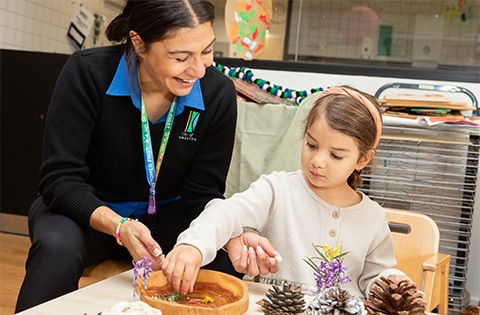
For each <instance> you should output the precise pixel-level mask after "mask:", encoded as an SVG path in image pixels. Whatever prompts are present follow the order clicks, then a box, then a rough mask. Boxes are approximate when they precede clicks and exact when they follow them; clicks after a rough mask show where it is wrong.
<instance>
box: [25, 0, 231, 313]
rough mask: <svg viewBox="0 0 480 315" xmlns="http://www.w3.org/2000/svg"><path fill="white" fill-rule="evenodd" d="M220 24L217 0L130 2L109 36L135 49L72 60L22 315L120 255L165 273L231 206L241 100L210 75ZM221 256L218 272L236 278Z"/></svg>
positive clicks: (57, 95) (54, 107)
mask: <svg viewBox="0 0 480 315" xmlns="http://www.w3.org/2000/svg"><path fill="white" fill-rule="evenodd" d="M213 21H214V7H213V5H212V4H211V3H210V2H208V1H206V0H188V1H187V0H145V1H134V0H128V1H127V2H126V5H125V7H124V9H123V12H122V13H121V14H120V15H119V16H117V17H116V18H115V19H114V20H113V21H112V22H111V23H110V24H109V26H108V28H107V31H106V33H107V38H108V39H109V40H111V41H117V42H122V41H124V42H125V43H124V44H122V45H119V46H111V47H102V48H94V49H89V50H84V51H79V52H76V53H74V54H72V56H71V57H70V58H69V60H68V62H67V64H66V65H65V67H64V69H63V71H62V73H61V74H60V76H59V78H58V81H57V85H56V87H55V91H54V94H53V97H52V100H51V104H50V106H49V110H48V114H47V124H46V128H45V140H44V153H43V162H42V166H41V180H40V184H39V192H40V195H39V197H38V198H37V199H36V200H35V201H34V203H33V204H32V207H31V209H30V212H29V228H30V237H31V240H32V246H31V248H30V251H29V256H28V259H27V263H26V276H25V279H24V282H23V285H22V288H21V290H20V293H19V297H18V301H17V308H16V312H19V311H22V310H24V309H27V308H29V307H32V306H34V305H37V304H39V303H42V302H45V301H47V300H49V299H52V298H55V297H57V296H60V295H63V294H65V293H68V292H70V291H73V290H75V289H77V287H78V280H79V278H80V277H81V275H82V272H83V269H84V268H85V267H87V266H89V265H91V264H94V263H98V262H101V261H103V260H105V259H107V258H110V257H128V258H129V259H132V257H133V259H134V260H138V259H140V258H142V257H147V258H150V259H151V260H152V262H153V268H154V269H159V268H160V267H161V262H162V259H164V257H165V256H164V253H168V251H170V250H171V249H172V247H173V246H174V244H175V242H176V239H177V236H178V235H179V233H180V232H182V231H183V230H184V229H186V228H187V227H188V226H189V224H190V222H191V221H192V220H193V219H194V218H196V217H197V216H198V215H199V213H200V212H201V211H202V210H203V209H204V207H205V205H206V203H207V202H208V201H209V200H211V199H213V198H222V197H223V193H224V189H225V179H226V174H227V170H228V166H229V163H230V158H231V153H232V148H233V140H234V133H235V123H236V97H235V89H234V86H233V84H232V82H231V81H230V80H229V79H228V78H226V77H225V76H224V75H223V74H221V73H220V72H218V71H216V70H215V69H214V68H213V67H210V65H211V64H212V62H213V44H214V42H215V36H214V33H213V26H212V23H213ZM116 243H118V244H120V245H123V246H119V245H117V244H116ZM219 256H220V257H219V259H217V260H216V261H215V262H213V263H212V264H211V265H210V266H209V268H212V269H216V270H221V271H225V272H229V273H232V274H234V273H235V271H234V269H233V267H232V266H231V263H230V262H229V260H228V257H227V256H226V255H225V253H219Z"/></svg>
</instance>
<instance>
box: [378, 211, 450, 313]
mask: <svg viewBox="0 0 480 315" xmlns="http://www.w3.org/2000/svg"><path fill="white" fill-rule="evenodd" d="M386 212H387V220H388V222H389V226H390V230H391V231H392V238H393V243H394V246H395V257H396V258H397V261H398V265H397V269H399V270H401V271H403V272H404V273H405V274H407V275H408V276H409V277H410V278H411V279H412V280H413V281H414V282H415V283H416V284H417V287H418V288H419V289H420V290H422V291H423V292H425V302H426V310H427V312H430V311H432V310H433V309H435V308H436V307H438V313H440V314H444V315H446V314H448V275H449V269H450V255H447V254H441V253H439V252H438V245H439V239H440V236H439V231H438V226H437V224H436V223H435V221H433V220H432V219H431V218H430V217H428V216H427V215H424V214H419V213H414V212H411V211H406V210H393V209H386Z"/></svg>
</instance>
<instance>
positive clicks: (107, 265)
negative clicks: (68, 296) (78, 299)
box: [78, 259, 133, 288]
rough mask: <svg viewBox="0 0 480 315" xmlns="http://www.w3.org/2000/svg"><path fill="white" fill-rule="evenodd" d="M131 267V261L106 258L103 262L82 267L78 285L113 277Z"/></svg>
mask: <svg viewBox="0 0 480 315" xmlns="http://www.w3.org/2000/svg"><path fill="white" fill-rule="evenodd" d="M132 268H133V265H132V262H131V261H126V260H120V259H107V260H105V261H104V262H101V263H99V264H97V265H93V266H90V267H88V268H86V269H84V270H83V274H82V277H81V278H80V281H79V282H78V287H79V288H83V287H86V286H88V285H90V284H94V283H96V282H98V281H102V280H105V279H107V278H110V277H113V276H115V275H118V274H119V273H122V272H124V271H127V270H129V269H132Z"/></svg>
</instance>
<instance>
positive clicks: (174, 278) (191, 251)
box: [162, 244, 202, 294]
mask: <svg viewBox="0 0 480 315" xmlns="http://www.w3.org/2000/svg"><path fill="white" fill-rule="evenodd" d="M201 264H202V254H201V253H200V251H199V250H198V249H197V248H196V247H195V246H191V245H187V244H180V245H178V246H175V248H174V249H173V250H172V251H170V252H169V253H168V255H167V257H166V258H165V260H164V261H163V264H162V271H163V274H164V275H165V277H166V278H167V281H168V283H169V284H170V286H171V287H172V288H173V290H174V291H178V292H181V293H182V294H186V293H190V292H192V291H193V287H194V285H195V281H197V276H198V271H199V270H200V266H201Z"/></svg>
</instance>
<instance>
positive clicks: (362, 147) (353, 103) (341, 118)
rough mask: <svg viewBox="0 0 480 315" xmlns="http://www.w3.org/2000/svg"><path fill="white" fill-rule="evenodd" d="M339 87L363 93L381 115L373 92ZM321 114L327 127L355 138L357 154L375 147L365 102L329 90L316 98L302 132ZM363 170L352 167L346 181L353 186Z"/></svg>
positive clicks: (372, 122)
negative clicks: (324, 94) (327, 93)
mask: <svg viewBox="0 0 480 315" xmlns="http://www.w3.org/2000/svg"><path fill="white" fill-rule="evenodd" d="M342 87H344V88H347V89H349V90H352V91H355V92H357V93H360V94H361V95H363V96H364V97H366V98H367V99H368V100H369V101H370V102H371V103H372V104H373V105H374V106H375V108H376V110H378V113H379V114H380V117H381V112H382V111H381V109H380V105H379V104H378V102H377V100H376V99H375V98H374V97H373V96H371V95H369V94H367V93H365V92H362V91H359V90H357V89H355V88H352V87H350V86H342ZM320 117H323V118H324V119H325V121H326V122H327V124H328V126H329V127H330V128H332V129H334V130H336V131H339V132H341V133H343V134H345V135H347V136H350V137H352V138H354V139H355V142H356V143H357V147H358V150H359V151H360V158H362V157H363V156H365V155H366V154H367V152H369V151H370V150H372V149H375V148H374V145H375V139H376V137H377V126H376V125H375V120H374V118H373V116H372V114H371V113H370V111H369V110H368V109H367V108H366V107H365V105H363V104H362V103H361V102H360V101H358V100H356V99H355V98H353V97H350V96H347V95H343V94H330V95H326V96H324V97H321V98H318V99H317V100H316V101H315V102H314V104H313V106H312V108H311V109H310V112H309V114H308V116H307V119H306V121H305V131H304V133H306V132H307V130H308V128H309V127H310V126H311V125H312V124H313V123H314V122H315V121H317V119H318V118H320ZM362 171H363V170H359V171H357V170H354V171H353V173H352V174H350V176H349V177H348V180H347V182H348V185H349V186H350V187H352V188H353V189H354V190H356V189H357V188H358V187H360V186H361V185H362V183H363V180H362V177H361V174H362Z"/></svg>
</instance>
